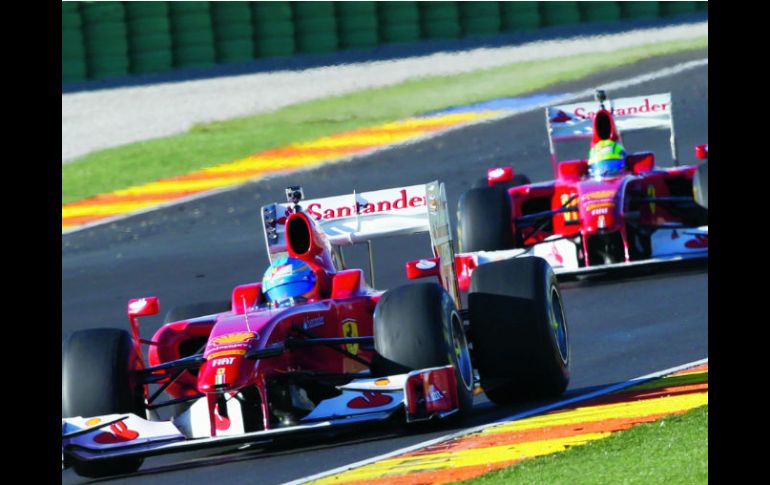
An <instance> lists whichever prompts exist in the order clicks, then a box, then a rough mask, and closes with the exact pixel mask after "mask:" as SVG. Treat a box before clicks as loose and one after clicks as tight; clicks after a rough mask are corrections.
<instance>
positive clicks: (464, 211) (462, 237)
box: [457, 186, 514, 253]
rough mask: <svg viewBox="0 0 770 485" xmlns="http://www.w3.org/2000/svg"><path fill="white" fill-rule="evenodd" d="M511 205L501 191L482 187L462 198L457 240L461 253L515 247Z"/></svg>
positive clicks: (466, 193) (506, 194) (458, 207)
mask: <svg viewBox="0 0 770 485" xmlns="http://www.w3.org/2000/svg"><path fill="white" fill-rule="evenodd" d="M511 224H512V222H511V202H510V200H509V199H508V192H507V191H506V189H504V188H502V187H497V186H492V187H480V188H476V189H471V190H469V191H467V192H465V193H464V194H462V195H461V196H460V201H459V203H458V205H457V236H458V237H457V239H458V242H459V246H460V252H463V253H469V252H475V251H497V250H500V249H510V248H512V247H513V246H514V243H513V230H512V226H511Z"/></svg>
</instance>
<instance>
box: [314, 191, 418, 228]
mask: <svg viewBox="0 0 770 485" xmlns="http://www.w3.org/2000/svg"><path fill="white" fill-rule="evenodd" d="M399 194H400V196H399V197H397V198H395V199H393V200H380V201H366V202H364V203H360V202H358V203H356V204H354V205H349V206H341V207H323V206H322V205H321V204H319V203H318V202H314V203H312V204H309V205H308V206H307V208H306V209H305V211H306V212H307V213H308V214H310V215H312V216H313V217H314V218H315V220H317V221H318V220H321V219H338V218H341V217H351V216H353V215H355V214H374V213H377V212H390V211H394V210H399V209H407V208H410V207H423V206H424V205H425V197H423V196H419V195H415V196H411V197H409V196H408V195H407V193H406V189H401V190H400V191H399Z"/></svg>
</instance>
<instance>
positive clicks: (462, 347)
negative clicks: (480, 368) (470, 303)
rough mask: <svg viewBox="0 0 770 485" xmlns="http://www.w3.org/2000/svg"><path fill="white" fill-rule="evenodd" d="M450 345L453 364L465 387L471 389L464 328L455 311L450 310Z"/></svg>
mask: <svg viewBox="0 0 770 485" xmlns="http://www.w3.org/2000/svg"><path fill="white" fill-rule="evenodd" d="M452 347H453V351H454V354H455V365H456V366H457V371H458V374H460V378H461V379H462V381H463V385H464V386H465V388H466V389H473V366H472V365H471V354H470V352H469V351H468V342H467V341H466V339H465V330H464V329H463V324H462V320H460V316H459V315H458V314H457V312H452Z"/></svg>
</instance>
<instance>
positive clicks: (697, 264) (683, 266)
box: [559, 258, 708, 288]
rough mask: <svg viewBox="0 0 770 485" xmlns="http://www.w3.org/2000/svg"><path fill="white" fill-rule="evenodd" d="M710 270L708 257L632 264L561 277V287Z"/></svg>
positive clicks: (585, 286)
mask: <svg viewBox="0 0 770 485" xmlns="http://www.w3.org/2000/svg"><path fill="white" fill-rule="evenodd" d="M704 272H706V273H707V272H708V258H703V259H686V260H683V261H675V262H671V263H665V264H655V265H651V266H630V267H628V268H618V269H613V270H612V271H608V272H606V273H595V274H587V275H580V276H569V277H559V286H560V287H561V288H590V287H594V286H603V285H612V284H616V283H619V282H622V281H632V280H633V281H635V280H639V281H641V280H654V279H665V278H670V277H673V276H682V275H687V274H695V273H704Z"/></svg>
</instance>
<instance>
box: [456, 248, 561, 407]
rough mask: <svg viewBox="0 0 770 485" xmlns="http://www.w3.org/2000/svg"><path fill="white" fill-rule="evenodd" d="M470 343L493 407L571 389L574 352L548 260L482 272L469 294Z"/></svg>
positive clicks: (501, 263) (503, 263)
mask: <svg viewBox="0 0 770 485" xmlns="http://www.w3.org/2000/svg"><path fill="white" fill-rule="evenodd" d="M468 309H469V312H470V338H471V342H472V344H473V355H474V358H475V365H476V368H477V369H478V372H479V376H480V378H481V387H482V388H483V389H484V391H485V393H486V395H487V397H488V398H489V400H490V401H492V402H495V403H498V404H513V403H516V402H525V401H529V400H533V399H543V398H553V397H557V396H559V395H561V394H562V393H563V392H564V390H565V389H566V388H567V384H568V383H569V378H570V350H569V337H568V333H567V321H566V317H565V313H564V309H563V306H562V299H561V293H560V292H559V287H558V286H557V282H556V276H555V275H554V273H553V270H552V269H551V267H550V265H549V264H548V262H546V261H545V260H544V259H542V258H536V257H526V258H515V259H510V260H506V261H499V262H494V263H488V264H484V265H481V266H479V267H478V268H476V269H475V270H474V272H473V274H472V277H471V285H470V289H469V293H468Z"/></svg>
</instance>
